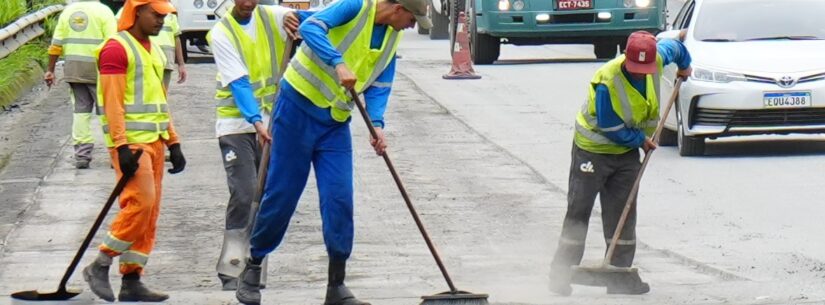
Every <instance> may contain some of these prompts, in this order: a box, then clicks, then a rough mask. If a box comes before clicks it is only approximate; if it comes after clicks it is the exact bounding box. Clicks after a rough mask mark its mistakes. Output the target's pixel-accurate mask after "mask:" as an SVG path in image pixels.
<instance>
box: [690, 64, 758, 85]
mask: <svg viewBox="0 0 825 305" xmlns="http://www.w3.org/2000/svg"><path fill="white" fill-rule="evenodd" d="M690 78H691V79H693V80H698V81H705V82H714V83H729V82H735V81H745V80H746V79H745V76H744V75H742V74H739V73H733V72H727V71H718V70H711V69H705V68H696V67H694V68H693V74H691V75H690Z"/></svg>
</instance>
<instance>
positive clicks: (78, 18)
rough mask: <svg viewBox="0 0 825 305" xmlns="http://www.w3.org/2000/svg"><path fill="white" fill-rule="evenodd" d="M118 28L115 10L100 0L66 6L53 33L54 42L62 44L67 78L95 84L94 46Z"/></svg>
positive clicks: (68, 80)
mask: <svg viewBox="0 0 825 305" xmlns="http://www.w3.org/2000/svg"><path fill="white" fill-rule="evenodd" d="M116 31H117V20H115V16H114V15H113V14H112V11H111V10H110V9H109V8H108V7H107V6H105V5H103V4H101V3H100V2H98V1H97V0H85V1H80V2H75V3H72V4H69V5H68V6H66V8H65V9H63V12H62V13H60V17H59V18H58V19H57V25H56V26H55V30H54V36H53V37H52V45H55V46H60V47H62V48H63V59H64V60H65V62H64V66H63V67H64V68H63V74H64V76H63V77H64V79H65V80H66V81H67V82H72V83H85V84H94V83H95V82H96V81H97V66H96V65H95V50H96V49H97V48H98V47H99V46H100V44H101V43H103V39H105V38H106V37H109V36H112V34H114V33H115V32H116Z"/></svg>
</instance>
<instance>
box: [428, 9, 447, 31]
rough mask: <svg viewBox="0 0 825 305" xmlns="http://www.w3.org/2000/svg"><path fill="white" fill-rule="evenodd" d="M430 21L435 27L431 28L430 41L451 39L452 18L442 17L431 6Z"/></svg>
mask: <svg viewBox="0 0 825 305" xmlns="http://www.w3.org/2000/svg"><path fill="white" fill-rule="evenodd" d="M430 19H432V21H433V27H432V28H430V39H433V40H439V39H449V38H450V17H449V16H447V15H441V14H439V13H438V12H436V11H435V9H434V8H433V7H432V5H431V6H430Z"/></svg>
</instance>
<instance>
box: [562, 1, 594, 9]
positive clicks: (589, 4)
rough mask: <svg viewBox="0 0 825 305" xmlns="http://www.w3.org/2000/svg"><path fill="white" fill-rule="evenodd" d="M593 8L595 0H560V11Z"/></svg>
mask: <svg viewBox="0 0 825 305" xmlns="http://www.w3.org/2000/svg"><path fill="white" fill-rule="evenodd" d="M590 8H593V0H558V9H559V10H560V11H567V10H580V9H590Z"/></svg>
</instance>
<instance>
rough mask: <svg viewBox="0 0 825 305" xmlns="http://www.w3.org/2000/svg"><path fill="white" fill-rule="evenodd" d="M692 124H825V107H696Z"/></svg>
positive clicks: (737, 125) (730, 125)
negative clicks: (735, 108) (745, 108)
mask: <svg viewBox="0 0 825 305" xmlns="http://www.w3.org/2000/svg"><path fill="white" fill-rule="evenodd" d="M691 119H692V120H691V121H692V123H693V124H691V125H697V124H698V125H706V126H727V127H729V128H730V127H763V126H800V125H820V124H822V125H825V108H796V109H757V110H730V109H710V108H696V111H695V112H694V113H693V116H692V118H691Z"/></svg>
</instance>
